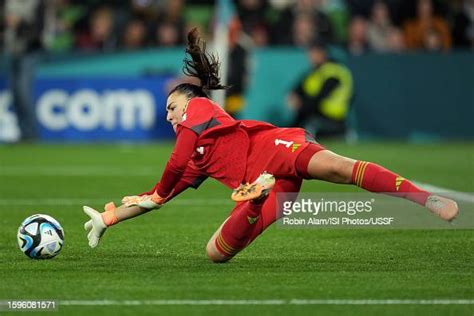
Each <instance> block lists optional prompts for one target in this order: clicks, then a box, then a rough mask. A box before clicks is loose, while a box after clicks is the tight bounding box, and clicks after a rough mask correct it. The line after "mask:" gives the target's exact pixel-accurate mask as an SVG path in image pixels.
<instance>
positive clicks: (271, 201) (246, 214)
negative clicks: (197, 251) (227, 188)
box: [206, 178, 302, 262]
mask: <svg viewBox="0 0 474 316" xmlns="http://www.w3.org/2000/svg"><path fill="white" fill-rule="evenodd" d="M301 183H302V179H300V178H294V179H278V180H276V183H275V185H274V187H273V190H272V191H271V192H270V194H269V195H268V197H267V198H266V199H265V200H264V201H260V202H262V203H252V202H250V201H247V202H241V203H238V204H237V206H236V207H235V208H234V210H233V211H232V213H231V215H230V216H229V217H228V218H227V219H226V221H225V222H224V223H223V224H222V225H221V226H220V227H219V229H218V230H217V231H216V232H215V233H214V234H213V235H212V237H211V239H210V240H209V242H208V244H207V247H206V252H207V256H208V257H209V259H211V260H212V261H213V262H226V261H228V260H230V259H232V258H233V257H234V256H235V255H236V254H237V253H238V252H240V251H241V250H243V249H244V248H245V247H246V246H248V245H249V244H250V243H251V242H252V241H253V240H254V239H255V238H256V237H257V236H258V235H260V234H261V233H262V231H264V230H265V229H266V228H267V227H268V226H270V225H271V224H272V223H274V222H275V221H276V220H277V219H278V218H279V217H281V213H280V214H279V213H277V210H278V208H277V194H281V195H283V196H280V198H283V199H286V200H289V199H291V198H293V197H294V196H293V195H289V196H288V197H285V196H284V194H285V192H298V191H299V190H300V187H301Z"/></svg>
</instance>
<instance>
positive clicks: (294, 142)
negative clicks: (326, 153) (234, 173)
mask: <svg viewBox="0 0 474 316" xmlns="http://www.w3.org/2000/svg"><path fill="white" fill-rule="evenodd" d="M249 136H250V148H249V155H248V159H247V170H246V173H245V181H247V182H252V181H254V180H255V179H256V178H257V177H258V176H259V175H260V174H261V173H262V172H264V171H267V172H268V173H271V174H273V175H274V176H275V178H277V179H279V178H294V177H296V178H308V174H307V167H308V163H309V161H310V159H311V157H312V156H313V155H314V154H315V153H316V152H318V151H321V150H324V149H325V148H324V147H323V146H321V145H320V144H318V143H317V142H316V141H315V140H314V138H313V137H312V136H311V134H309V133H308V132H307V131H305V130H304V129H302V128H276V129H269V130H264V131H258V132H256V133H249Z"/></svg>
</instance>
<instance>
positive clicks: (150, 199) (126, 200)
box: [122, 192, 166, 210]
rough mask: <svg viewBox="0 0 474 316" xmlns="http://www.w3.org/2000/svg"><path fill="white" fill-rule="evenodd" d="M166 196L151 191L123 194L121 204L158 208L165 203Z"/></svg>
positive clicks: (150, 208)
mask: <svg viewBox="0 0 474 316" xmlns="http://www.w3.org/2000/svg"><path fill="white" fill-rule="evenodd" d="M165 202H166V198H163V197H161V196H159V195H158V193H156V192H155V193H153V194H152V195H132V196H125V197H123V199H122V204H123V205H125V206H135V205H136V206H139V207H141V208H144V209H147V210H155V209H159V208H161V207H162V206H163V204H165Z"/></svg>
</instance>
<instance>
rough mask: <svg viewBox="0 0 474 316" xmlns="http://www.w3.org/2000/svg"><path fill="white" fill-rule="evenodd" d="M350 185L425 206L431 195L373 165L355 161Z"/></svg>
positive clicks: (388, 171)
mask: <svg viewBox="0 0 474 316" xmlns="http://www.w3.org/2000/svg"><path fill="white" fill-rule="evenodd" d="M352 183H354V184H355V185H357V186H359V187H361V188H363V189H365V190H367V191H371V192H383V193H388V194H390V195H394V196H399V197H403V198H405V199H408V200H410V201H413V202H416V203H418V204H420V205H423V206H424V205H425V203H426V199H428V196H430V195H431V193H429V192H427V191H424V190H422V189H420V188H418V187H417V186H416V185H414V184H413V183H411V182H410V181H408V180H406V179H405V178H403V177H401V176H399V175H398V174H395V173H393V172H391V171H390V170H387V169H385V168H383V167H381V166H379V165H377V164H375V163H371V162H366V161H356V163H355V165H354V169H352Z"/></svg>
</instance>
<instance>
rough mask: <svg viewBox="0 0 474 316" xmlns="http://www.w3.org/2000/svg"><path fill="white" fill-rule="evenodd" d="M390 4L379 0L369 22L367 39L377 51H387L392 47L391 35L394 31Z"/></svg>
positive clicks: (373, 8) (374, 6)
mask: <svg viewBox="0 0 474 316" xmlns="http://www.w3.org/2000/svg"><path fill="white" fill-rule="evenodd" d="M393 28H394V26H393V24H392V21H391V18H390V12H389V10H388V6H387V4H386V3H385V2H384V1H379V0H377V1H376V2H375V3H374V5H373V7H372V12H371V15H370V19H369V21H368V24H367V41H368V44H369V47H370V48H371V49H372V50H374V51H376V52H387V51H389V50H390V49H391V47H390V43H389V41H390V35H391V33H392V31H393Z"/></svg>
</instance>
